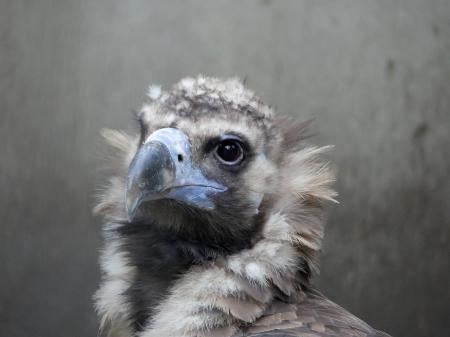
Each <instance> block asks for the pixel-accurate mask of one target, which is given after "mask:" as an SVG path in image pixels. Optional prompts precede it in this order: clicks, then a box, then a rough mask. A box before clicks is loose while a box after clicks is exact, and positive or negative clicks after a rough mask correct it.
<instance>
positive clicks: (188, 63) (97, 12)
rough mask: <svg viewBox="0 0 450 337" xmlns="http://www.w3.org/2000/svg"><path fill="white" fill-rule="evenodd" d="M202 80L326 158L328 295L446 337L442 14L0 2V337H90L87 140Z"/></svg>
mask: <svg viewBox="0 0 450 337" xmlns="http://www.w3.org/2000/svg"><path fill="white" fill-rule="evenodd" d="M198 73H203V74H205V75H212V76H220V77H229V76H235V75H237V76H240V77H245V78H246V79H247V83H248V85H249V87H250V88H252V89H254V90H255V91H256V92H257V93H258V94H259V95H260V96H261V97H262V98H263V99H264V101H265V102H267V103H269V104H272V105H275V106H276V107H277V110H278V111H279V113H281V114H288V115H296V116H300V117H301V118H304V119H309V118H311V117H313V118H315V123H314V125H313V133H314V134H315V138H314V142H315V143H317V144H319V145H325V144H335V145H336V148H335V150H334V152H333V154H332V157H331V160H332V161H333V162H334V164H335V166H336V167H337V168H338V170H339V175H338V178H339V180H338V183H337V185H336V187H337V190H338V191H339V194H340V197H339V200H340V204H339V205H337V206H331V207H330V209H329V221H328V227H327V233H326V240H325V243H324V254H323V259H322V272H321V275H320V276H318V277H317V279H316V282H317V283H319V285H320V286H321V288H322V290H323V291H324V293H325V294H327V295H328V296H329V297H330V298H331V299H333V300H335V301H337V302H338V303H340V304H341V305H343V306H344V307H346V308H348V309H349V310H350V311H352V312H353V313H355V314H356V315H358V316H360V317H361V318H363V319H364V320H366V321H367V322H369V323H370V324H372V325H373V326H375V327H377V328H379V329H383V330H386V331H388V332H389V333H391V334H392V335H393V336H397V337H400V336H417V337H419V336H421V337H430V336H433V337H444V336H448V334H449V331H450V320H449V312H450V289H449V286H448V285H449V284H450V263H449V257H450V249H449V245H450V235H449V231H450V230H449V228H450V151H449V148H450V135H449V132H450V1H448V0H398V1H391V0H376V1H374V0H371V1H369V0H367V1H364V0H341V1H327V0H314V1H311V0H303V1H300V0H295V1H294V0H292V1H270V0H261V1H256V0H255V1H181V0H179V1H149V0H145V1H144V0H136V1H119V0H99V1H88V0H79V1H70V0H55V1H51V0H41V1H31V0H29V1H25V0H0V144H1V146H0V155H1V156H0V216H1V222H0V268H1V269H0V270H1V271H0V273H1V277H0V336H5V337H6V336H8V337H16V336H17V337H29V336H33V337H66V336H67V337H82V336H96V334H97V319H96V316H95V314H94V311H93V306H92V299H91V297H92V294H93V293H94V291H95V290H96V288H97V284H98V281H99V268H98V264H97V255H98V249H99V247H100V244H101V240H100V219H95V218H93V217H92V215H91V209H92V206H93V205H94V200H95V198H94V195H95V190H96V188H98V187H99V186H100V184H101V182H102V179H103V178H104V177H103V172H102V171H101V170H98V167H99V166H101V163H102V160H101V155H100V154H101V153H102V151H103V149H104V146H103V145H102V140H101V137H100V136H99V130H100V128H102V127H110V128H126V129H130V128H131V125H132V124H133V122H132V117H131V113H130V112H131V110H132V109H136V108H139V107H140V104H141V102H142V100H143V98H144V94H145V92H146V88H147V86H148V85H149V84H150V83H158V84H162V85H163V86H164V87H166V88H167V87H170V86H171V85H172V84H173V83H174V82H176V81H178V80H179V79H180V78H182V77H184V76H188V75H196V74H198Z"/></svg>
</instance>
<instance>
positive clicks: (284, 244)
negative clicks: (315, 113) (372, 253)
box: [95, 76, 387, 337]
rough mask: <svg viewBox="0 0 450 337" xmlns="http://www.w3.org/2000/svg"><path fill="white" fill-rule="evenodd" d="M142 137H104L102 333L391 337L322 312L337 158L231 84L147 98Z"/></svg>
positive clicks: (193, 82)
mask: <svg viewBox="0 0 450 337" xmlns="http://www.w3.org/2000/svg"><path fill="white" fill-rule="evenodd" d="M148 96H149V101H148V102H147V103H145V104H144V106H143V107H142V109H141V110H140V111H139V112H138V114H137V118H138V120H139V124H140V127H141V132H140V135H127V134H125V133H122V132H118V131H111V130H105V131H104V132H103V134H104V136H105V138H107V140H108V141H109V143H110V144H111V145H112V146H113V147H114V149H115V152H114V159H116V160H115V161H114V162H115V164H114V165H113V176H112V177H111V178H110V180H109V184H108V186H107V188H106V189H105V192H104V194H103V195H102V196H101V198H100V202H99V204H98V205H97V207H96V208H95V212H96V213H97V214H101V215H103V217H104V219H105V225H104V239H105V240H104V241H105V244H104V249H103V251H102V255H101V266H102V270H103V281H102V285H101V287H100V289H99V290H98V292H97V294H96V306H97V310H98V312H99V314H100V316H101V319H102V329H104V331H106V332H107V334H108V336H111V337H112V336H117V337H130V336H139V337H177V336H186V337H194V336H205V337H206V336H214V337H230V336H255V337H256V336H259V337H281V336H303V337H312V336H323V337H325V336H380V337H381V336H387V335H385V334H383V333H381V332H378V331H376V330H374V329H372V328H371V327H370V326H368V325H367V324H366V323H364V322H362V321H361V320H359V319H358V318H356V317H355V316H353V315H351V314H350V313H348V312H347V311H345V310H344V309H342V308H341V307H339V306H337V305H336V304H334V303H332V302H331V301H329V300H327V299H326V298H325V297H324V296H323V295H321V294H320V293H319V292H318V291H317V290H315V289H314V287H313V286H312V285H311V283H310V277H311V274H312V272H313V271H314V270H317V268H318V263H317V260H318V254H319V251H320V248H321V241H322V237H323V214H322V213H323V211H322V203H323V202H324V201H327V200H328V201H333V200H334V197H335V196H336V194H335V192H334V191H333V190H332V189H331V188H330V184H331V183H332V182H333V181H334V175H333V173H332V172H331V171H330V170H329V168H328V166H327V165H326V164H324V163H322V161H321V160H320V156H321V154H322V153H323V152H325V151H327V150H328V149H329V147H322V148H318V147H314V146H310V145H307V144H306V143H305V130H306V129H307V125H308V123H299V122H297V121H295V120H292V119H289V118H277V117H275V116H274V113H273V111H272V109H271V108H270V107H268V106H267V105H265V104H263V103H262V102H261V100H260V99H259V98H257V97H256V96H255V95H254V94H253V93H252V92H251V91H249V90H248V89H246V88H244V86H243V85H242V83H241V82H240V81H238V80H236V79H231V80H226V81H222V80H218V79H214V78H205V77H202V76H199V77H197V78H187V79H184V80H182V81H180V82H179V83H178V84H176V85H175V86H174V88H173V89H172V90H171V91H170V92H165V91H162V90H161V89H160V88H159V87H151V88H150V89H149V94H148Z"/></svg>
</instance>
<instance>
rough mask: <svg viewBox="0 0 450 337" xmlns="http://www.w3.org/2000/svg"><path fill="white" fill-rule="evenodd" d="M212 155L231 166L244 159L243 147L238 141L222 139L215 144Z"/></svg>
mask: <svg viewBox="0 0 450 337" xmlns="http://www.w3.org/2000/svg"><path fill="white" fill-rule="evenodd" d="M214 155H215V157H216V159H217V160H218V161H219V162H220V163H222V164H224V165H228V166H233V165H238V164H240V163H241V162H242V161H243V160H244V149H243V147H242V145H241V143H240V142H239V141H237V140H235V139H224V140H222V141H220V142H219V144H217V146H216V148H215V150H214Z"/></svg>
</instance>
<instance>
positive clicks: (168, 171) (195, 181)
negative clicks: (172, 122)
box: [126, 128, 226, 221]
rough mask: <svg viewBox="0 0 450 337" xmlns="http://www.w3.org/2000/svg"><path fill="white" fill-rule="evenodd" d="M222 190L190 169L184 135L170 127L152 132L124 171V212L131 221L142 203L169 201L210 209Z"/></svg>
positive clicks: (198, 170) (191, 165)
mask: <svg viewBox="0 0 450 337" xmlns="http://www.w3.org/2000/svg"><path fill="white" fill-rule="evenodd" d="M225 190H226V187H224V186H222V185H221V184H218V183H217V182H215V181H213V180H209V179H207V178H206V177H205V176H204V175H203V173H202V172H201V170H200V169H199V168H196V167H194V166H193V163H192V157H191V149H190V144H189V140H188V138H187V136H186V135H185V134H184V133H183V132H181V131H179V130H177V129H174V128H163V129H159V130H157V131H155V132H154V133H152V134H151V135H150V136H149V137H148V138H147V140H146V141H145V143H144V144H143V145H142V146H141V148H140V149H139V150H138V152H137V153H136V155H135V156H134V158H133V160H132V161H131V164H130V167H129V169H128V176H127V191H126V193H127V195H126V209H127V215H128V219H129V220H130V221H132V220H133V219H134V218H135V216H136V213H137V211H138V209H139V207H140V206H141V205H142V204H143V203H144V202H146V201H150V200H159V199H173V200H177V201H180V202H182V203H185V204H187V205H190V206H194V207H197V208H200V209H206V210H212V209H214V202H213V200H212V198H211V197H212V196H213V195H214V194H217V193H220V192H224V191H225Z"/></svg>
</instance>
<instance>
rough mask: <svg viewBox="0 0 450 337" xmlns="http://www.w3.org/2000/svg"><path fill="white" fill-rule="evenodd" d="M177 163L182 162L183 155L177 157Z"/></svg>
mask: <svg viewBox="0 0 450 337" xmlns="http://www.w3.org/2000/svg"><path fill="white" fill-rule="evenodd" d="M178 161H180V162H181V161H183V155H182V154H179V155H178Z"/></svg>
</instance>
